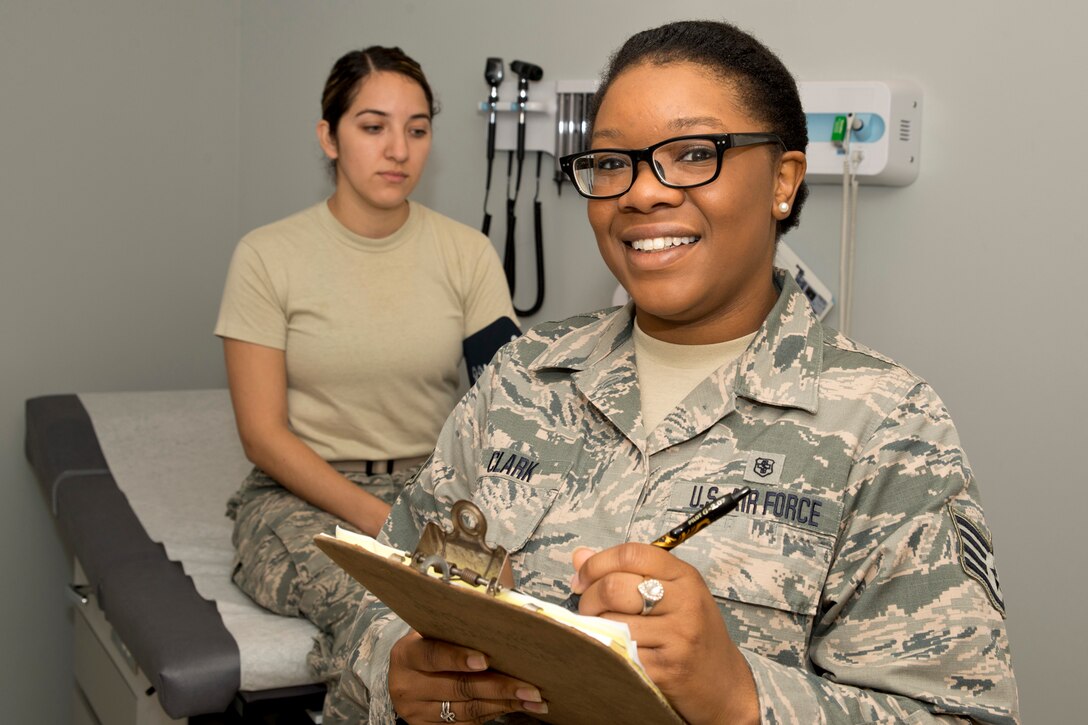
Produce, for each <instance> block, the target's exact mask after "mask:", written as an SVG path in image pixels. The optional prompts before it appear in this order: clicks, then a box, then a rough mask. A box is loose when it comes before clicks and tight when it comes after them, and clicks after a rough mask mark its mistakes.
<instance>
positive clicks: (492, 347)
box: [461, 317, 521, 385]
mask: <svg viewBox="0 0 1088 725" xmlns="http://www.w3.org/2000/svg"><path fill="white" fill-rule="evenodd" d="M520 335H521V330H519V329H518V326H517V325H515V324H514V321H513V320H511V319H510V318H509V317H500V318H499V319H497V320H495V321H494V322H492V323H491V324H490V325H488V326H487V327H485V328H484V329H482V330H480V331H479V332H475V333H473V334H471V335H469V336H468V337H466V338H465V341H464V342H463V343H462V344H461V347H462V349H463V350H464V354H465V366H466V367H467V368H468V382H469V384H470V385H474V384H475V383H476V378H478V377H480V373H482V372H483V370H484V367H485V366H486V365H487V364H488V363H489V362H491V358H492V357H494V356H495V353H496V352H498V350H499V348H500V347H502V346H503V345H505V344H506V343H508V342H510V341H511V340H513V339H515V338H517V337H519V336H520Z"/></svg>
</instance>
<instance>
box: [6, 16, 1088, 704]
mask: <svg viewBox="0 0 1088 725" xmlns="http://www.w3.org/2000/svg"><path fill="white" fill-rule="evenodd" d="M1050 5H1052V4H1043V3H1035V4H1033V5H1031V6H1024V5H1023V4H1022V3H1016V2H1011V0H999V1H998V2H996V3H981V2H963V3H949V2H942V1H938V0H921V1H920V2H915V3H911V4H906V5H905V4H869V5H868V6H866V8H864V12H862V10H861V9H860V8H859V9H858V11H856V12H853V13H851V14H849V15H848V16H846V17H841V18H840V17H837V16H835V15H834V14H833V13H832V8H833V4H829V3H815V2H811V3H802V2H797V1H796V0H791V1H790V2H785V1H779V0H770V1H757V0H738V2H734V3H731V4H729V6H728V10H724V11H723V8H726V7H727V6H725V5H723V4H722V3H720V2H712V1H708V2H695V1H687V2H683V1H679V2H674V3H667V4H663V3H651V2H645V1H644V0H636V1H633V2H623V3H620V2H603V1H602V2H588V3H587V2H584V1H579V2H573V1H570V0H550V1H549V2H546V3H527V2H517V1H516V0H515V1H511V2H508V3H503V4H500V3H497V2H495V1H494V0H458V1H457V2H449V0H414V1H404V2H346V1H339V2H331V1H328V2H314V3H295V2H288V1H286V0H283V1H281V2H262V1H258V0H236V1H235V2H232V3H211V2H189V3H177V2H162V1H159V2H137V1H136V0H129V1H123V0H108V1H107V0H103V1H102V2H98V3H95V4H94V10H93V11H92V10H89V9H82V10H81V9H77V8H80V7H81V6H79V5H77V4H74V3H71V4H69V3H63V4H57V3H50V2H33V3H32V2H29V0H28V1H27V2H20V1H18V0H16V1H15V2H14V3H13V2H12V0H8V2H6V3H4V4H3V5H0V99H2V102H0V255H2V257H0V332H2V333H3V335H4V340H5V342H4V344H3V353H2V355H0V373H2V375H3V379H4V381H5V384H4V386H2V388H0V391H2V392H0V396H2V397H0V440H3V441H6V443H4V445H3V448H2V449H0V470H2V471H3V472H4V473H5V474H6V478H7V481H8V483H7V485H6V488H5V489H4V493H3V498H2V500H0V537H2V539H0V571H2V572H3V574H4V579H5V581H9V582H10V581H18V582H20V588H21V589H22V592H23V593H22V594H21V595H20V596H19V597H11V596H8V597H4V598H3V600H2V601H3V604H0V621H3V622H4V624H3V627H4V630H5V637H4V641H5V642H6V643H11V644H6V645H5V647H6V649H9V650H10V651H11V653H10V655H8V653H7V652H5V655H6V656H5V657H4V658H3V659H4V664H3V667H4V670H3V671H2V673H0V688H3V690H2V692H3V693H4V694H7V693H8V692H9V691H10V693H12V694H11V696H10V697H5V698H4V699H5V701H6V702H34V703H35V704H37V705H39V706H41V707H44V708H49V707H62V708H63V706H52V705H49V704H48V703H50V702H52V701H53V700H54V697H53V693H54V692H56V689H57V687H58V681H60V682H64V681H65V678H67V677H68V676H69V672H70V665H69V663H68V659H67V646H68V636H69V629H68V628H69V625H68V619H67V617H66V616H65V612H64V608H63V605H62V604H61V603H60V599H59V594H58V593H57V591H58V589H59V587H60V585H61V583H62V582H63V580H64V558H63V554H62V551H61V549H60V547H59V545H58V544H57V543H56V537H55V532H54V530H53V527H52V525H51V523H50V520H49V515H48V512H47V509H46V505H45V503H44V501H43V500H42V497H41V496H40V495H39V494H38V492H37V489H36V485H35V484H34V482H33V480H32V478H31V476H30V473H29V472H28V470H27V467H26V465H25V463H24V462H23V459H22V451H21V447H20V445H21V436H22V419H21V415H22V408H21V405H22V400H23V399H24V398H26V397H28V396H30V395H35V394H42V393H51V392H67V391H89V390H108V389H114V390H116V389H148V388H191V387H202V386H208V385H221V384H222V373H221V362H220V359H219V350H218V347H217V345H216V343H215V341H214V339H212V337H211V335H210V332H209V331H210V328H211V323H212V318H213V317H214V310H215V305H216V303H217V301H218V295H219V286H220V284H221V282H222V278H223V274H224V272H225V266H226V261H227V258H228V256H229V253H230V249H231V247H232V246H233V243H234V240H235V239H236V238H237V236H238V235H239V234H240V233H241V232H242V231H244V230H245V229H247V228H250V227H252V226H255V225H257V224H261V223H265V222H268V221H272V220H273V219H275V218H277V217H279V216H282V215H284V214H286V213H289V212H291V211H294V210H296V209H299V208H301V207H303V206H304V205H306V204H309V203H311V202H313V201H315V200H316V199H319V198H320V197H321V196H322V195H323V194H324V193H326V191H327V186H326V179H325V176H324V171H323V167H322V165H321V162H320V152H319V149H318V147H317V145H316V143H315V141H314V137H313V125H314V123H315V122H316V120H317V118H318V101H319V96H320V89H321V84H322V82H323V80H324V76H325V74H326V72H327V71H328V68H329V66H330V65H331V63H332V61H333V60H335V58H336V57H337V56H338V55H340V54H341V53H342V52H344V51H345V50H347V49H349V48H352V47H360V46H363V45H367V44H370V43H385V44H393V43H396V44H400V45H401V46H402V47H404V48H405V50H407V51H408V52H409V53H410V54H412V55H414V56H416V57H417V58H418V59H419V60H420V61H421V62H422V63H423V66H424V68H425V70H427V72H428V74H429V76H430V78H431V81H432V83H433V85H434V86H435V88H436V90H437V92H438V94H439V97H440V100H441V101H442V103H443V106H444V110H443V111H442V113H441V114H440V115H439V117H438V119H437V124H436V128H437V136H436V146H435V151H434V153H433V156H432V159H431V162H430V166H429V170H428V176H427V178H426V179H425V181H424V182H423V184H422V185H421V187H420V189H419V192H418V194H417V196H418V198H419V199H420V200H421V201H424V202H425V203H428V204H430V205H431V206H433V207H435V208H437V209H438V210H440V211H443V212H445V213H448V214H450V215H452V216H454V217H457V218H460V219H462V220H464V221H466V222H467V223H469V224H473V225H475V224H477V223H478V221H479V217H480V209H481V203H482V198H483V171H484V154H483V149H484V125H483V123H482V120H481V117H480V116H479V115H478V114H477V113H476V111H475V107H476V104H477V103H478V102H479V101H480V100H482V99H483V98H484V96H485V95H486V91H487V88H486V85H485V83H484V80H483V65H484V58H485V57H487V56H490V55H497V56H501V57H503V58H505V59H506V60H507V61H509V60H512V59H514V58H522V59H525V60H529V61H532V62H535V63H537V64H539V65H541V66H542V67H543V68H544V71H545V77H546V78H549V79H587V78H594V77H596V75H597V73H598V71H599V70H600V67H601V66H602V64H603V62H604V59H605V57H606V55H607V53H608V52H609V51H610V50H612V49H613V48H614V46H615V45H616V44H618V43H619V42H620V41H621V40H622V39H623V38H624V37H625V36H626V35H628V34H629V33H630V32H632V31H635V30H638V29H641V28H643V27H647V26H649V25H651V24H655V23H658V22H661V21H665V20H669V19H675V18H680V17H720V16H721V15H722V13H723V12H728V14H729V18H730V19H732V20H734V21H735V22H737V23H739V24H740V25H742V26H743V27H746V28H748V29H750V30H752V31H754V32H755V33H756V34H757V35H758V36H760V37H761V38H762V39H763V40H764V41H766V42H767V43H768V44H769V45H771V46H772V47H774V48H775V49H777V50H778V51H779V53H780V55H781V56H782V57H783V59H784V60H785V61H786V62H787V64H788V65H789V66H790V67H791V68H793V69H794V71H795V73H796V74H797V75H798V77H799V78H802V79H811V80H841V79H883V78H891V77H907V78H911V79H913V80H915V81H916V82H917V83H919V84H920V85H921V86H922V88H923V89H924V93H925V112H924V116H923V122H922V125H923V132H922V133H923V137H922V162H921V174H920V176H919V178H918V180H917V181H916V182H915V183H914V184H913V185H912V186H909V187H906V188H901V189H884V188H874V187H865V188H863V189H862V190H861V195H860V207H859V212H858V257H857V267H856V277H857V281H856V297H855V308H854V329H853V333H854V336H855V337H856V338H857V339H859V340H860V341H862V342H864V343H867V344H869V345H871V346H873V347H875V348H877V349H879V350H881V351H882V352H885V353H887V354H889V355H891V356H893V357H895V358H897V359H899V360H900V361H901V362H903V363H904V364H906V365H908V366H909V367H911V368H913V369H914V370H915V371H917V372H918V373H920V374H921V375H923V376H925V377H926V378H928V379H929V380H930V381H931V382H932V383H933V384H934V385H935V386H936V388H937V390H938V391H939V392H940V393H941V394H942V396H943V397H944V398H945V400H946V401H947V403H948V404H949V406H950V408H951V410H952V413H953V415H954V416H955V418H956V420H957V422H958V425H959V427H960V431H961V435H962V437H963V439H964V442H965V445H966V447H967V451H968V453H969V455H970V456H971V461H972V463H973V464H974V467H975V471H976V474H977V475H978V478H979V480H980V485H981V487H982V491H983V497H984V501H985V503H986V506H987V509H988V512H989V516H990V521H991V525H992V528H993V532H994V535H995V538H996V548H997V556H998V564H999V569H1000V573H1001V576H1002V582H1003V585H1004V587H1005V589H1006V596H1007V599H1008V600H1009V612H1010V615H1009V629H1010V633H1011V636H1012V644H1013V656H1014V664H1015V666H1016V668H1017V671H1018V675H1019V679H1020V685H1021V696H1022V701H1023V709H1024V713H1025V715H1026V717H1025V720H1026V721H1027V722H1053V721H1058V720H1059V718H1061V717H1062V716H1063V715H1067V714H1069V713H1072V712H1075V711H1076V710H1075V705H1076V703H1077V702H1078V698H1077V697H1076V694H1075V693H1076V692H1077V690H1076V687H1077V685H1078V684H1079V677H1076V675H1078V674H1079V669H1078V668H1075V667H1066V666H1065V664H1066V663H1067V662H1071V661H1074V658H1073V657H1072V656H1070V655H1069V654H1067V649H1068V646H1069V643H1071V642H1072V643H1079V644H1083V643H1084V642H1085V641H1086V640H1088V637H1086V636H1085V635H1086V631H1085V630H1086V627H1085V624H1084V620H1083V618H1079V617H1077V616H1076V614H1075V605H1076V604H1078V603H1079V602H1081V601H1083V600H1084V599H1085V594H1086V592H1085V585H1084V581H1083V578H1082V577H1081V576H1080V575H1079V570H1080V569H1082V568H1083V567H1082V566H1080V565H1078V563H1077V562H1078V560H1079V558H1080V557H1079V553H1080V550H1081V549H1082V548H1083V544H1082V543H1081V539H1080V537H1079V532H1078V526H1077V522H1078V521H1079V512H1080V511H1082V510H1084V508H1085V504H1086V503H1088V502H1086V498H1088V497H1086V495H1085V493H1084V488H1083V485H1082V484H1083V482H1084V481H1085V474H1084V473H1083V471H1082V467H1081V466H1080V465H1079V462H1078V461H1077V459H1076V456H1075V453H1076V451H1077V450H1079V444H1080V441H1079V438H1080V434H1081V431H1082V430H1083V429H1084V425H1083V423H1082V422H1081V418H1080V417H1081V411H1082V410H1084V409H1085V407H1086V403H1088V395H1086V392H1085V385H1084V383H1083V382H1082V380H1081V377H1080V373H1081V371H1082V370H1083V368H1084V364H1083V362H1082V360H1083V359H1084V358H1085V356H1086V354H1088V324H1086V322H1085V321H1084V319H1083V318H1081V317H1080V316H1074V315H1075V311H1076V310H1078V309H1079V307H1080V301H1081V299H1082V292H1081V290H1080V289H1079V286H1078V284H1077V283H1078V282H1079V277H1080V270H1081V269H1083V268H1086V267H1088V252H1086V246H1085V241H1086V239H1085V238H1086V236H1088V235H1086V234H1085V232H1084V231H1083V229H1082V228H1081V226H1080V224H1079V222H1078V221H1077V216H1076V212H1077V211H1079V204H1080V203H1081V199H1083V198H1085V196H1086V192H1088V188H1086V187H1088V184H1086V182H1085V180H1084V178H1085V177H1084V175H1083V174H1082V173H1081V172H1080V170H1079V164H1078V163H1077V158H1076V156H1074V155H1073V153H1074V152H1073V151H1072V149H1075V148H1076V144H1077V142H1078V141H1079V140H1080V134H1078V133H1077V123H1078V122H1079V121H1080V120H1081V119H1083V118H1084V117H1085V116H1086V112H1088V102H1086V101H1085V97H1084V93H1083V88H1082V86H1083V82H1082V81H1081V80H1080V78H1079V71H1080V70H1081V69H1083V68H1084V67H1086V66H1088V50H1086V49H1085V45H1084V43H1083V42H1081V38H1080V29H1081V28H1083V27H1084V23H1085V21H1086V20H1088V17H1086V16H1088V12H1086V11H1085V10H1084V9H1083V8H1082V7H1081V6H1068V7H1066V8H1063V9H1062V10H1060V11H1058V10H1050V9H1048V8H1049V6H1050ZM1069 8H1075V9H1069ZM840 46H842V47H840ZM504 170H505V166H504V164H502V163H497V164H496V173H497V177H496V182H495V185H494V186H493V191H492V211H493V213H494V212H497V211H498V210H499V209H500V206H501V199H502V183H501V182H502V179H503V177H504V174H503V173H502V172H503V171H504ZM529 188H530V190H531V185H530V187H529ZM523 194H525V187H524V186H523ZM839 196H840V194H839V190H838V189H837V188H836V187H833V186H825V187H816V188H815V189H814V192H813V194H812V197H811V200H810V201H809V204H808V206H807V208H806V211H805V218H804V221H803V222H802V225H801V227H800V229H798V230H797V231H796V232H794V233H792V234H791V235H790V236H789V237H788V240H789V242H790V243H791V245H792V246H793V247H794V248H795V249H796V250H797V251H798V252H799V253H800V254H801V255H802V256H803V257H804V258H805V259H806V260H807V261H808V262H809V263H810V264H811V265H812V266H813V267H814V268H815V270H816V272H817V274H818V275H819V276H820V277H821V278H822V279H823V280H824V281H825V282H827V283H828V284H829V285H831V286H832V287H834V286H835V285H836V284H837V270H838V265H837V253H838V251H837V244H838V241H837V240H838V233H839V227H838V224H839V222H838V218H839V212H840V206H839V204H840V199H839ZM542 197H543V200H544V207H545V215H546V216H545V220H544V225H545V234H546V242H547V245H548V246H547V252H546V254H547V267H546V268H547V283H548V295H547V299H546V302H545V307H544V310H543V313H542V314H541V315H539V316H538V319H540V318H554V317H560V316H565V315H567V314H570V313H573V312H575V311H578V310H581V309H583V308H590V307H598V306H601V305H604V304H606V303H607V301H608V299H609V297H610V295H611V290H612V283H611V281H610V278H609V276H608V273H607V271H606V270H605V269H604V266H603V264H601V263H600V262H599V260H598V257H597V252H596V249H595V246H594V243H593V240H592V238H591V235H590V234H589V231H588V225H587V224H586V222H585V218H584V205H583V204H582V202H580V201H579V199H578V198H577V197H576V196H575V195H574V194H573V193H572V192H571V190H570V188H569V186H568V187H567V188H566V189H564V191H563V194H562V196H560V197H557V196H556V191H555V186H554V184H551V183H546V184H545V185H544V188H543V193H542ZM526 209H528V207H526ZM522 219H523V220H525V221H523V222H522V223H523V224H525V225H526V228H527V226H528V221H527V220H528V212H527V211H525V212H523V216H522ZM496 224H497V225H498V228H497V230H493V231H498V232H501V230H502V224H501V221H498V220H497V221H496ZM498 236H499V234H498V233H494V234H493V237H494V238H496V239H497V238H498ZM521 244H522V246H521V250H523V251H521V252H520V254H519V259H520V261H521V262H523V263H525V265H524V268H523V269H522V273H521V275H520V277H521V279H524V280H526V282H525V283H524V284H525V286H526V288H525V289H524V290H523V292H522V294H519V299H518V303H519V305H521V306H527V305H528V304H529V302H530V301H531V300H530V297H531V292H532V289H533V286H532V283H531V282H529V281H528V280H529V279H530V270H529V265H528V261H529V257H530V252H529V244H528V236H525V237H523V239H522V242H521ZM1067 270H1068V271H1067ZM1059 272H1062V273H1065V274H1062V275H1059V274H1058V273H1059ZM1071 605H1072V606H1071ZM1070 610H1074V613H1070ZM8 632H11V633H13V634H14V637H12V636H10V635H8V634H7V633H8ZM1078 649H1079V647H1078ZM9 688H10V690H9ZM16 695H18V697H16ZM17 707H23V705H18V706H17ZM17 712H23V711H22V710H17ZM25 712H30V711H29V710H26V711H25ZM50 712H53V711H50ZM61 712H63V710H62V711H61ZM17 721H22V722H54V721H59V720H57V719H56V718H54V717H37V716H35V717H25V718H21V719H17Z"/></svg>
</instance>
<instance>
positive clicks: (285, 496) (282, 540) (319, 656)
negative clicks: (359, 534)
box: [227, 467, 418, 684]
mask: <svg viewBox="0 0 1088 725" xmlns="http://www.w3.org/2000/svg"><path fill="white" fill-rule="evenodd" d="M416 470H418V467H416V468H411V469H408V470H405V471H400V472H396V473H392V474H376V475H372V476H367V475H366V474H364V473H344V474H343V475H344V476H345V477H347V478H348V479H349V480H351V481H353V482H355V483H356V484H358V485H359V486H360V487H362V488H364V489H365V490H366V491H368V492H369V493H372V494H374V495H375V496H377V497H378V498H380V499H382V500H383V501H385V502H386V503H392V502H393V499H395V498H396V496H397V493H398V492H399V491H400V490H401V489H402V488H403V487H404V484H405V482H407V481H408V479H409V478H410V477H411V476H412V475H414V474H415V472H416ZM227 515H228V516H230V517H231V518H233V519H234V520H235V523H234V533H233V541H234V547H235V549H236V552H237V553H236V555H235V560H234V569H233V577H232V578H233V579H234V583H235V584H237V585H238V587H239V588H240V589H241V590H242V591H244V592H245V593H246V594H247V595H249V597H250V598H251V599H253V601H255V602H257V603H258V604H260V605H261V606H262V607H264V608H265V609H268V610H271V611H273V612H275V613H276V614H282V615H284V616H288V617H305V618H307V619H309V620H310V621H311V622H313V623H314V624H315V625H316V626H317V628H318V629H319V630H321V635H320V636H319V637H317V638H315V641H314V648H313V650H311V651H310V653H309V655H308V656H307V663H308V664H309V666H310V668H311V670H312V671H313V672H314V674H315V675H316V676H317V677H318V678H320V679H322V680H325V681H326V682H329V683H330V684H335V683H336V681H337V680H338V679H339V677H340V674H341V672H342V670H343V669H344V666H345V665H346V664H347V661H348V657H349V656H350V655H351V653H352V651H353V649H354V648H355V646H356V645H357V643H358V640H357V639H352V627H353V625H354V622H355V619H356V618H357V616H358V613H359V606H360V603H361V602H362V601H363V596H364V595H365V594H366V590H365V589H364V588H363V587H362V586H360V585H359V583H358V582H356V581H355V580H354V579H352V578H351V577H350V576H349V575H348V574H347V573H346V572H345V571H344V570H343V569H341V568H340V567H339V566H337V565H336V564H335V563H333V561H332V560H331V559H330V558H329V557H328V556H326V555H325V554H324V552H322V551H321V550H320V549H318V548H317V546H316V545H315V544H314V537H315V536H316V535H317V534H319V533H326V534H332V533H333V532H334V531H335V529H336V527H337V526H342V527H344V528H347V529H351V530H353V531H355V530H356V529H355V528H354V527H353V526H351V524H349V523H347V522H346V521H344V520H342V519H340V518H338V517H336V516H333V515H332V514H330V513H329V512H327V511H324V510H322V509H319V508H316V507H314V506H311V505H310V504H308V503H306V502H305V501H303V500H302V499H300V498H299V497H297V496H295V495H294V494H293V493H291V492H290V491H288V490H287V489H285V488H283V487H282V486H280V485H279V483H277V482H276V481H275V480H274V479H272V478H270V477H269V476H268V475H266V474H265V473H263V472H262V471H260V470H256V469H255V470H254V471H253V472H252V473H251V474H250V475H249V477H248V478H246V480H245V482H244V483H243V484H242V487H241V488H240V489H239V490H238V492H237V493H236V494H235V495H234V496H233V497H232V498H231V499H230V501H229V502H228V504H227Z"/></svg>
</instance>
